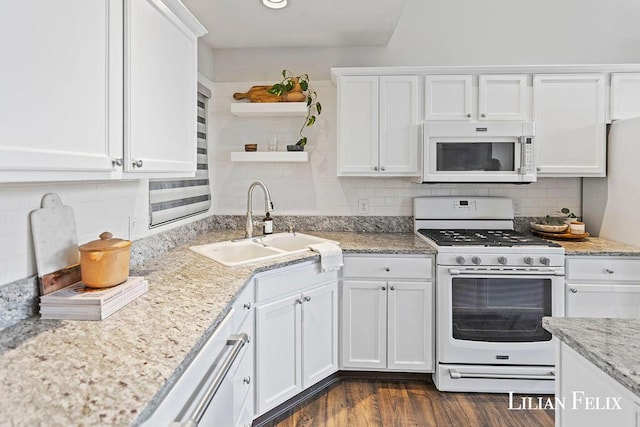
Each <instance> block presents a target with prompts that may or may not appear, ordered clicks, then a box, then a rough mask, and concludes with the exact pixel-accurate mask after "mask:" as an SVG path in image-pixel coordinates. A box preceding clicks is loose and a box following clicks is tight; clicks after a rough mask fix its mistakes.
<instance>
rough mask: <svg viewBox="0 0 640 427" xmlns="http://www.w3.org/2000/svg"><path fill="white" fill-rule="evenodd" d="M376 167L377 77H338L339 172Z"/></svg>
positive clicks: (372, 170)
mask: <svg viewBox="0 0 640 427" xmlns="http://www.w3.org/2000/svg"><path fill="white" fill-rule="evenodd" d="M377 170H378V77H371V76H364V77H361V76H345V77H340V79H339V80H338V175H339V176H349V175H371V174H375V173H377Z"/></svg>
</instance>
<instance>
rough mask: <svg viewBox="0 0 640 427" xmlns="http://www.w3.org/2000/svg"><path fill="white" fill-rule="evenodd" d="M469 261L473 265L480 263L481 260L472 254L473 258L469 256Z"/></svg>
mask: <svg viewBox="0 0 640 427" xmlns="http://www.w3.org/2000/svg"><path fill="white" fill-rule="evenodd" d="M471 262H473V263H474V264H475V265H480V264H482V260H481V259H480V257H479V256H474V257H473V258H471Z"/></svg>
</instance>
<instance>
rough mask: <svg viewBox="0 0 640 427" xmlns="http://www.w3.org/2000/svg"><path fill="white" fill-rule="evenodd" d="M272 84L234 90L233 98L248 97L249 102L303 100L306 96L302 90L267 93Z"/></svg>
mask: <svg viewBox="0 0 640 427" xmlns="http://www.w3.org/2000/svg"><path fill="white" fill-rule="evenodd" d="M271 87H272V86H251V88H250V89H249V90H248V91H247V92H244V93H242V92H236V93H234V94H233V99H237V100H239V99H248V100H249V101H251V102H304V101H306V100H307V96H306V95H305V94H304V93H302V92H287V93H284V94H282V95H274V94H272V93H269V89H271Z"/></svg>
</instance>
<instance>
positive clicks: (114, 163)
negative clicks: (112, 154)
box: [111, 158, 124, 167]
mask: <svg viewBox="0 0 640 427" xmlns="http://www.w3.org/2000/svg"><path fill="white" fill-rule="evenodd" d="M123 163H124V161H123V159H122V158H119V159H111V165H112V166H114V167H115V166H122V165H123Z"/></svg>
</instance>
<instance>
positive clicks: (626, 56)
mask: <svg viewBox="0 0 640 427" xmlns="http://www.w3.org/2000/svg"><path fill="white" fill-rule="evenodd" d="M638 22H640V7H638V2H637V0H608V1H602V0H562V1H557V0H539V1H535V2H523V1H513V0H487V1H475V0H449V1H426V0H408V1H407V4H406V6H405V8H404V10H403V13H402V15H401V17H400V19H399V21H398V26H397V28H396V31H395V32H394V34H393V36H392V38H391V40H390V42H389V45H388V46H387V47H380V48H375V47H369V48H363V47H351V48H341V49H338V48H313V49H307V48H287V49H283V48H279V49H221V50H215V51H214V58H215V64H214V70H215V71H214V72H215V81H216V82H221V81H226V82H231V81H258V80H267V81H271V80H274V79H276V78H277V77H278V75H279V73H280V70H281V69H282V68H288V69H290V70H292V71H293V72H294V73H303V72H306V73H309V74H310V75H311V77H312V78H313V79H315V80H328V79H329V68H331V67H354V66H394V65H525V64H527V65H528V64H531V65H539V64H598V63H599V64H607V63H609V64H615V63H640V49H638V48H637V46H639V45H640V31H638Z"/></svg>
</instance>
